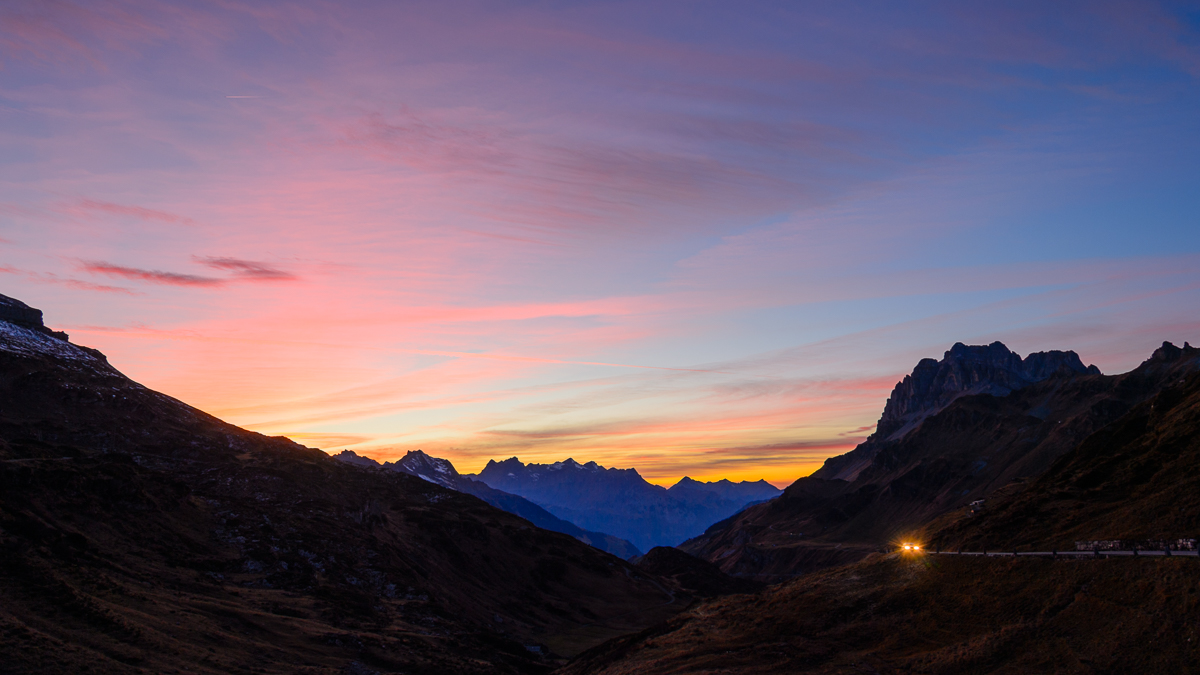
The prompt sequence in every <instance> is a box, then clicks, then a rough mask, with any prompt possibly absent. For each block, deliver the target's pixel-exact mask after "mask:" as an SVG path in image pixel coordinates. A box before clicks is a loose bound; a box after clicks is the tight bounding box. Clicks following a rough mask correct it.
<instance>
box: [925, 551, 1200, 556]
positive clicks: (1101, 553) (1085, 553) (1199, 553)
mask: <svg viewBox="0 0 1200 675" xmlns="http://www.w3.org/2000/svg"><path fill="white" fill-rule="evenodd" d="M923 552H924V553H927V554H930V555H964V556H987V557H989V558H993V557H1020V558H1025V557H1030V558H1113V557H1122V558H1140V557H1171V558H1174V557H1185V558H1196V557H1200V551H1170V550H1164V551H1120V550H1116V551H1099V550H1097V551H937V550H933V549H926V550H924V551H923Z"/></svg>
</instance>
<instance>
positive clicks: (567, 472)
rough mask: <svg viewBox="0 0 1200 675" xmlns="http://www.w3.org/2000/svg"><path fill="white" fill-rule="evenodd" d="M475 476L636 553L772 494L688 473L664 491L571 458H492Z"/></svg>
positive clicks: (628, 472) (764, 486)
mask: <svg viewBox="0 0 1200 675" xmlns="http://www.w3.org/2000/svg"><path fill="white" fill-rule="evenodd" d="M478 478H479V480H480V481H482V482H484V483H487V484H488V485H489V486H491V487H493V488H495V489H498V490H503V491H505V492H511V493H513V494H518V495H521V496H522V497H525V498H526V499H528V500H530V501H532V502H534V503H535V504H538V505H539V506H542V507H543V508H545V509H546V510H547V511H549V512H551V513H553V514H554V515H556V516H558V517H559V518H562V519H563V520H568V521H570V522H573V523H575V524H576V525H579V526H580V527H584V528H587V529H591V530H599V531H602V532H611V533H613V534H615V535H616V536H619V537H622V538H624V539H628V540H629V541H631V542H633V543H634V544H635V545H636V546H638V547H639V548H641V549H642V550H649V549H651V548H654V547H655V546H672V545H674V544H678V543H680V542H682V541H683V540H685V539H687V538H688V537H692V536H695V535H697V534H700V533H701V532H703V531H704V529H705V528H706V527H708V526H709V525H711V524H712V523H715V522H717V521H719V520H721V519H723V518H727V517H729V516H731V515H733V514H734V513H736V512H737V511H739V510H741V509H742V508H745V507H746V505H747V504H750V503H754V502H758V501H762V499H764V498H770V497H772V496H774V495H777V494H779V490H778V489H777V488H775V487H774V486H772V485H770V484H768V483H765V482H764V481H758V482H754V483H752V482H742V483H732V482H729V481H717V482H716V483H701V482H699V481H694V480H692V479H690V478H689V479H686V481H687V482H686V483H685V482H684V481H680V483H681V484H682V485H676V486H673V487H672V488H671V489H670V490H668V489H666V488H664V487H662V486H659V485H653V484H651V483H648V482H646V480H645V479H644V478H642V476H641V475H640V474H639V473H638V472H637V469H615V468H614V469H606V468H604V467H602V466H600V465H598V464H596V463H595V462H588V463H586V464H580V463H579V462H576V461H575V460H573V459H567V460H564V461H561V462H555V463H553V464H528V465H526V464H524V463H522V462H521V460H519V459H517V458H516V457H512V458H510V459H506V460H504V461H502V462H497V461H495V460H493V461H490V462H488V464H487V466H486V467H484V469H483V471H481V472H480V473H479V477H478Z"/></svg>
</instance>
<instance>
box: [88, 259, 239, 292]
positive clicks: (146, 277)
mask: <svg viewBox="0 0 1200 675" xmlns="http://www.w3.org/2000/svg"><path fill="white" fill-rule="evenodd" d="M81 267H82V269H83V270H84V271H85V272H91V273H92V274H104V275H107V276H110V277H118V278H121V279H129V280H132V281H145V282H149V283H152V284H166V285H169V286H221V285H223V284H225V282H226V280H225V279H217V278H214V277H201V276H197V275H194V274H178V273H176V272H161V271H158V270H144V269H138V268H136V267H124V266H122V265H113V264H111V263H106V262H100V261H94V262H84V263H82V265H81Z"/></svg>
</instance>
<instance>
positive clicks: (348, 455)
mask: <svg viewBox="0 0 1200 675" xmlns="http://www.w3.org/2000/svg"><path fill="white" fill-rule="evenodd" d="M333 458H334V459H336V460H337V461H339V462H345V463H347V464H353V465H355V466H363V467H367V468H370V469H377V468H379V467H380V466H382V465H381V464H380V463H379V462H376V461H375V460H373V459H371V458H370V457H363V456H362V455H360V454H358V453H357V452H354V451H353V450H342V451H341V452H339V453H337V454H336V455H333Z"/></svg>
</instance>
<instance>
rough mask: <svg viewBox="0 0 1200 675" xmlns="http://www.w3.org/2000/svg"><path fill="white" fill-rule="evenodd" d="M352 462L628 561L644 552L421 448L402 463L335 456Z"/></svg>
mask: <svg viewBox="0 0 1200 675" xmlns="http://www.w3.org/2000/svg"><path fill="white" fill-rule="evenodd" d="M333 457H334V459H337V460H339V461H342V462H346V463H348V464H353V465H355V466H361V467H366V468H376V469H385V470H389V471H399V472H401V473H406V474H408V475H410V476H416V477H417V478H420V479H422V480H425V481H429V482H430V483H435V484H437V485H441V486H442V487H444V488H449V489H451V490H455V491H457V492H463V493H466V494H469V495H474V496H476V497H479V498H480V499H482V500H483V501H485V502H487V503H489V504H491V505H492V506H494V507H496V508H498V509H502V510H504V511H507V512H509V513H511V514H513V515H517V516H520V517H522V518H524V519H525V520H528V521H529V522H531V523H533V524H534V525H537V526H538V527H540V528H542V529H545V530H550V531H551V532H561V533H563V534H569V535H571V536H572V537H575V538H576V539H578V540H579V541H582V542H583V543H585V544H587V545H589V546H594V547H596V548H598V549H600V550H601V551H607V552H608V553H611V554H613V555H615V556H618V557H620V558H624V559H626V560H628V559H630V558H633V557H634V556H637V555H640V554H641V551H639V550H638V549H637V547H636V546H634V545H633V544H631V543H630V542H628V541H626V540H624V539H621V538H620V537H614V536H613V535H611V534H605V533H603V532H592V531H589V530H585V529H583V528H582V527H579V526H578V525H576V524H574V523H571V522H568V521H566V520H563V519H561V518H557V517H555V516H554V515H553V514H552V513H550V512H549V511H547V510H546V509H543V508H542V507H540V506H538V505H537V504H534V503H533V502H531V501H529V500H528V499H525V498H524V497H519V496H517V495H514V494H510V493H507V492H503V491H501V490H496V489H494V488H491V487H488V486H487V485H486V484H484V483H481V482H479V481H476V480H471V479H470V478H467V477H466V476H463V475H462V474H460V473H458V470H457V469H455V468H454V465H453V464H452V463H451V462H450V460H448V459H441V458H439V457H430V456H429V455H427V454H425V453H424V452H422V451H420V450H410V451H409V452H408V453H407V454H405V455H404V457H403V458H402V459H401V460H400V461H398V462H385V463H383V464H380V463H379V462H376V461H375V460H373V459H371V458H369V457H361V456H359V455H358V454H356V453H355V452H353V451H350V450H343V451H341V452H339V453H338V454H336V455H334V456H333Z"/></svg>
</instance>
